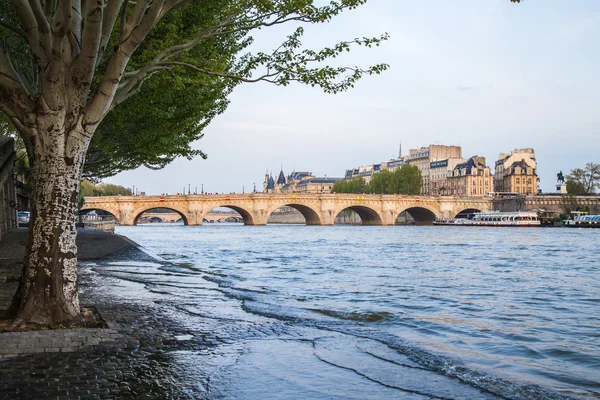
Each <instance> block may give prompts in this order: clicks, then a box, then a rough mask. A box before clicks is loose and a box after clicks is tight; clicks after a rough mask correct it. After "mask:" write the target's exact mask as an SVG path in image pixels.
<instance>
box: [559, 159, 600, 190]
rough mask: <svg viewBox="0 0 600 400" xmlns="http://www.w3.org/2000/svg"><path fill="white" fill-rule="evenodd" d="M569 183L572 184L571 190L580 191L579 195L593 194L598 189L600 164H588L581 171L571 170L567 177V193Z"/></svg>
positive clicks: (578, 169) (599, 186)
mask: <svg viewBox="0 0 600 400" xmlns="http://www.w3.org/2000/svg"><path fill="white" fill-rule="evenodd" d="M569 181H571V182H572V184H571V186H572V188H573V190H580V191H581V192H580V193H593V192H594V189H595V188H600V164H596V163H593V162H589V163H587V164H585V168H583V169H581V168H575V169H572V170H571V173H570V174H569V175H567V191H568V190H569ZM569 193H571V192H569Z"/></svg>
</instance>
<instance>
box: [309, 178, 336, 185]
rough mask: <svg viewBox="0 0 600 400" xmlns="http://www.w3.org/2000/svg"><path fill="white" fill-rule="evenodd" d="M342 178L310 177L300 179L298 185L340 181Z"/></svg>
mask: <svg viewBox="0 0 600 400" xmlns="http://www.w3.org/2000/svg"><path fill="white" fill-rule="evenodd" d="M342 179H343V178H311V179H305V180H303V181H300V183H298V185H306V184H308V183H336V182H337V181H341V180H342Z"/></svg>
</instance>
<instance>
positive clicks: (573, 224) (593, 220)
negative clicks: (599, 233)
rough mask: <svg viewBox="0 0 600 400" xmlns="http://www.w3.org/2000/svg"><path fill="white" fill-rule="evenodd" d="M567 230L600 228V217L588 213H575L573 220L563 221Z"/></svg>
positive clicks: (572, 214) (572, 215) (572, 216)
mask: <svg viewBox="0 0 600 400" xmlns="http://www.w3.org/2000/svg"><path fill="white" fill-rule="evenodd" d="M563 226H566V227H567V228H600V215H588V213H586V212H580V211H574V212H572V213H571V218H569V219H566V220H564V221H563Z"/></svg>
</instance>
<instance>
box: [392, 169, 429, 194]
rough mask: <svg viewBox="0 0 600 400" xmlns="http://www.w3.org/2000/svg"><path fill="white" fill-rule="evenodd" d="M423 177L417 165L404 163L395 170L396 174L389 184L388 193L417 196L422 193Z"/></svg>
mask: <svg viewBox="0 0 600 400" xmlns="http://www.w3.org/2000/svg"><path fill="white" fill-rule="evenodd" d="M421 186H423V177H422V175H421V170H420V169H419V168H418V167H417V166H416V165H403V166H402V167H400V168H396V169H395V170H394V176H393V179H392V180H391V182H390V184H389V186H388V193H396V194H407V195H413V196H416V195H418V194H419V193H421Z"/></svg>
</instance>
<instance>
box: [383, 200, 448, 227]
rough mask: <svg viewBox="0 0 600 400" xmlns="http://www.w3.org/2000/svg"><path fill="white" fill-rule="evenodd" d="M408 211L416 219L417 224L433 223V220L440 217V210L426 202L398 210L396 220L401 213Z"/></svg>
mask: <svg viewBox="0 0 600 400" xmlns="http://www.w3.org/2000/svg"><path fill="white" fill-rule="evenodd" d="M403 212H407V213H408V214H410V216H411V217H412V218H413V219H414V220H415V225H433V221H435V220H436V219H437V218H439V216H440V215H439V211H438V210H436V209H435V208H433V207H431V206H428V205H426V204H422V205H418V206H409V207H406V208H404V209H402V210H400V211H397V212H396V214H395V217H394V221H396V219H398V217H399V216H400V214H401V213H403Z"/></svg>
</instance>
